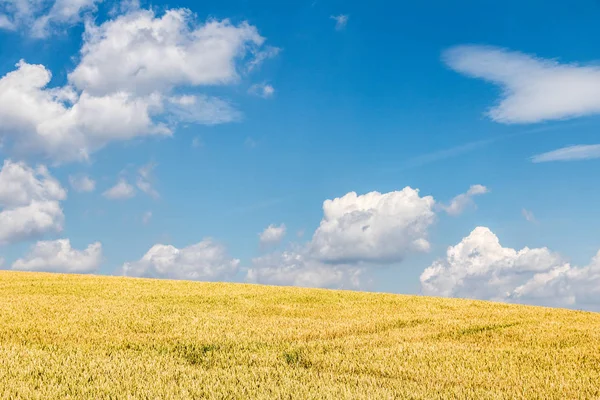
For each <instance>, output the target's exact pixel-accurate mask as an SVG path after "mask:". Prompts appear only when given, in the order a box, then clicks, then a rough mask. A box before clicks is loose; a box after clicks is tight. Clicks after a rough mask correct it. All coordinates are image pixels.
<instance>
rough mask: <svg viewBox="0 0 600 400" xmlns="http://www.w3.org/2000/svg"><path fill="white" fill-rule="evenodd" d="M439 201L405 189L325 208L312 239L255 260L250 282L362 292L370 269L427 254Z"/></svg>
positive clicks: (348, 198) (352, 197) (347, 198)
mask: <svg viewBox="0 0 600 400" xmlns="http://www.w3.org/2000/svg"><path fill="white" fill-rule="evenodd" d="M434 205H435V201H434V199H433V198H432V197H431V196H424V197H421V196H419V191H418V190H416V189H412V188H410V187H406V188H404V189H403V190H401V191H396V192H390V193H384V194H382V193H378V192H371V193H367V194H364V195H357V194H356V193H354V192H351V193H348V194H346V195H345V196H343V197H340V198H336V199H333V200H326V201H325V202H324V203H323V214H324V215H323V219H322V220H321V223H320V225H319V227H318V228H317V230H316V231H315V233H314V234H313V237H312V239H311V240H310V241H309V242H308V243H306V244H305V245H302V246H294V247H293V248H292V249H291V250H289V251H286V252H283V253H274V254H269V255H266V256H263V257H259V258H256V259H254V260H253V266H252V268H251V269H250V270H249V271H248V275H247V278H248V280H250V281H252V282H258V283H273V284H281V285H302V286H321V287H323V286H325V287H346V288H350V287H359V286H360V285H362V284H364V283H365V281H364V279H365V278H364V277H365V272H366V271H367V270H368V269H369V268H373V267H377V266H382V265H388V264H393V263H399V262H401V261H402V260H403V259H404V258H405V257H407V256H408V255H409V254H411V253H415V252H423V251H428V250H429V242H428V240H427V236H428V228H429V227H430V226H431V225H432V224H433V223H434V221H435V212H434V210H433V208H434Z"/></svg>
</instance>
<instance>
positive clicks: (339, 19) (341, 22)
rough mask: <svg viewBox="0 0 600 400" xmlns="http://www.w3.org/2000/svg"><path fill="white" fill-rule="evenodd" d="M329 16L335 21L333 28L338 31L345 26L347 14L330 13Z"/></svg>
mask: <svg viewBox="0 0 600 400" xmlns="http://www.w3.org/2000/svg"><path fill="white" fill-rule="evenodd" d="M330 18H331V19H332V20H334V21H335V29H336V30H338V31H341V30H343V29H344V28H346V25H348V18H349V16H348V15H345V14H340V15H332V16H331V17H330Z"/></svg>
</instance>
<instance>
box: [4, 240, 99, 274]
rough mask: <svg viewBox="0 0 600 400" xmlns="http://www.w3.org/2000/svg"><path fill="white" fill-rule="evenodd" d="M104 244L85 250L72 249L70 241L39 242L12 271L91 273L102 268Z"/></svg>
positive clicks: (93, 245)
mask: <svg viewBox="0 0 600 400" xmlns="http://www.w3.org/2000/svg"><path fill="white" fill-rule="evenodd" d="M101 261H102V244H100V243H99V242H96V243H92V244H90V245H89V246H88V247H87V248H86V249H85V250H76V249H73V248H72V247H71V242H70V240H69V239H59V240H54V241H41V242H37V243H36V244H35V245H34V246H33V247H32V248H31V250H30V252H29V254H27V255H26V256H25V257H24V258H20V259H18V260H17V261H15V262H14V263H13V265H12V269H15V270H22V271H46V272H67V273H78V274H83V273H90V272H94V271H96V270H97V269H98V267H99V266H100V263H101Z"/></svg>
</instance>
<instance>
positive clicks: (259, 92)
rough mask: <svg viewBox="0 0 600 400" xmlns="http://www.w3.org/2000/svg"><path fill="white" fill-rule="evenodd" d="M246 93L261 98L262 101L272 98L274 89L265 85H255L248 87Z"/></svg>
mask: <svg viewBox="0 0 600 400" xmlns="http://www.w3.org/2000/svg"><path fill="white" fill-rule="evenodd" d="M248 93H250V94H252V95H254V96H258V97H262V98H263V99H268V98H270V97H273V95H274V94H275V88H274V87H273V86H272V85H269V84H267V83H256V84H254V85H252V86H250V89H248Z"/></svg>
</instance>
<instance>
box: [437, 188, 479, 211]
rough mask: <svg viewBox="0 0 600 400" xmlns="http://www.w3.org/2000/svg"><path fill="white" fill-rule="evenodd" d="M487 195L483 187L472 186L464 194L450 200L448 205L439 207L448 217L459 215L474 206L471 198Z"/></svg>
mask: <svg viewBox="0 0 600 400" xmlns="http://www.w3.org/2000/svg"><path fill="white" fill-rule="evenodd" d="M486 193H489V190H488V188H487V187H485V186H483V185H472V186H471V187H470V188H469V190H468V191H467V192H466V193H462V194H459V195H458V196H456V197H455V198H453V199H452V201H451V202H450V204H449V205H443V204H442V205H440V207H441V208H442V209H443V210H444V211H446V212H447V213H448V214H450V215H459V214H461V213H462V212H463V211H464V210H465V209H466V208H467V207H469V206H471V205H473V204H474V202H473V197H474V196H479V195H482V194H486Z"/></svg>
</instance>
